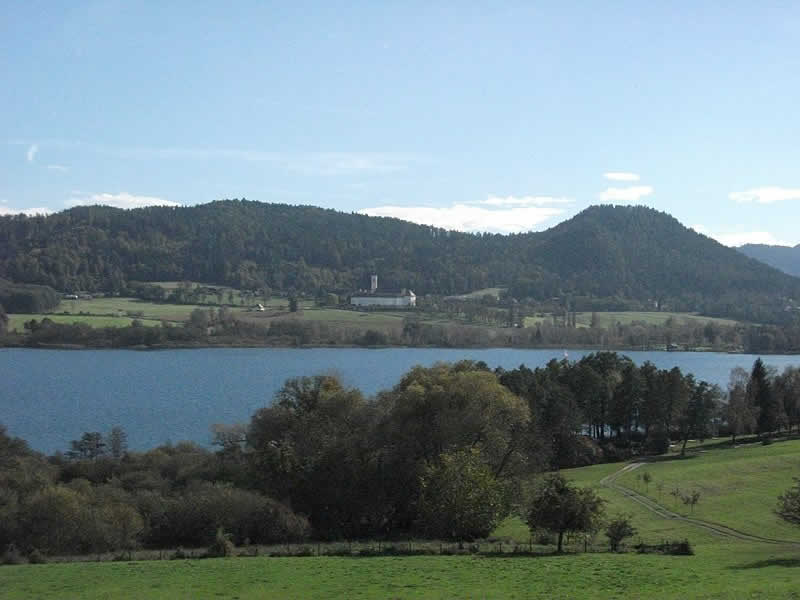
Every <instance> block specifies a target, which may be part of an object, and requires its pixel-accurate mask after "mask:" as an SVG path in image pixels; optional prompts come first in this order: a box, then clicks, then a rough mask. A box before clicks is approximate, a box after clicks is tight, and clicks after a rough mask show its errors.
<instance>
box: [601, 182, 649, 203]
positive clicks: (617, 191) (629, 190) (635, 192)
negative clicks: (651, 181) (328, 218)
mask: <svg viewBox="0 0 800 600" xmlns="http://www.w3.org/2000/svg"><path fill="white" fill-rule="evenodd" d="M652 193H653V188H652V187H651V186H649V185H634V186H631V187H626V188H617V187H610V188H608V189H607V190H606V191H604V192H602V193H601V194H600V200H602V201H603V202H638V201H639V200H640V199H641V198H643V197H645V196H649V195H650V194H652Z"/></svg>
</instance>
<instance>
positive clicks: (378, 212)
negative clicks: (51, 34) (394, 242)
mask: <svg viewBox="0 0 800 600" xmlns="http://www.w3.org/2000/svg"><path fill="white" fill-rule="evenodd" d="M489 199H491V198H489ZM481 204H484V203H481ZM495 206H511V208H499V209H489V208H484V207H483V206H476V205H475V204H463V203H461V204H453V205H451V206H443V207H435V206H376V207H374V208H363V209H361V210H360V211H358V212H360V213H362V214H365V215H370V216H373V217H394V218H397V219H403V220H404V221H411V222H413V223H420V224H422V225H431V226H433V227H441V228H443V229H455V230H458V231H468V232H478V231H487V232H491V233H521V232H524V231H530V230H531V229H533V228H534V227H535V226H536V225H539V224H540V223H543V222H544V221H547V220H548V219H550V218H552V217H557V216H559V215H561V214H563V213H564V209H563V208H559V207H555V206H524V205H523V206H520V205H514V204H513V203H510V204H509V203H507V204H505V205H502V204H501V205H495Z"/></svg>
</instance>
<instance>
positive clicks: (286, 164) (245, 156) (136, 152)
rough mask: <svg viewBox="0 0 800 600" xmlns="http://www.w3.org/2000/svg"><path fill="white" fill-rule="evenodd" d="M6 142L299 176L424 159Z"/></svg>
mask: <svg viewBox="0 0 800 600" xmlns="http://www.w3.org/2000/svg"><path fill="white" fill-rule="evenodd" d="M8 143H9V144H15V145H29V146H30V147H29V149H28V156H29V159H28V160H32V155H31V151H32V149H34V148H35V149H34V150H33V155H35V154H36V152H37V151H38V149H39V147H43V148H44V147H53V148H60V149H65V148H69V149H76V150H82V151H85V152H91V153H94V154H101V155H106V156H113V157H117V158H125V159H134V160H198V161H206V160H230V161H242V162H260V163H271V164H273V165H275V166H276V167H278V168H282V169H284V170H287V171H291V172H294V173H299V174H301V175H314V176H332V175H373V174H374V175H380V174H386V173H395V172H399V171H404V170H407V169H409V168H411V167H412V166H413V165H415V164H418V163H421V162H425V161H428V160H429V159H428V158H425V157H423V156H421V155H417V154H409V153H394V152H369V151H364V152H357V151H354V152H285V151H269V150H258V149H248V148H204V147H181V146H160V147H159V146H124V145H121V146H116V145H107V144H98V143H93V142H83V141H75V140H56V139H52V140H39V141H37V142H35V143H32V142H30V141H26V140H12V141H9V142H8Z"/></svg>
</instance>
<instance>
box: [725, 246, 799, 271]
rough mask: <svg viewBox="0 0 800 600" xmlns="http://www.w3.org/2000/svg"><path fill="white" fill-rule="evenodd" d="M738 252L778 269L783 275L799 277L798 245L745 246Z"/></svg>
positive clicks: (740, 247)
mask: <svg viewBox="0 0 800 600" xmlns="http://www.w3.org/2000/svg"><path fill="white" fill-rule="evenodd" d="M737 250H739V252H741V253H742V254H745V255H747V256H749V257H750V258H755V259H756V260H760V261H761V262H763V263H765V264H767V265H770V266H771V267H775V268H776V269H780V270H781V271H783V272H784V273H788V274H789V275H794V276H795V277H800V244H798V245H797V246H770V245H767V244H745V245H744V246H739V248H737Z"/></svg>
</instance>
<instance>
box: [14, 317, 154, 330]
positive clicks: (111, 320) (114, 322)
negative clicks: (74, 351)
mask: <svg viewBox="0 0 800 600" xmlns="http://www.w3.org/2000/svg"><path fill="white" fill-rule="evenodd" d="M45 317H46V318H48V319H50V320H51V321H54V322H56V323H69V324H72V323H87V324H88V325H91V326H92V327H126V326H128V325H130V324H131V323H132V322H133V318H132V317H96V316H91V315H53V314H37V315H33V314H28V315H25V314H15V315H8V328H9V330H11V331H14V330H17V331H19V332H22V331H23V329H24V325H25V321H30V320H31V319H36V320H37V321H41V320H42V319H44V318H45ZM139 321H141V323H142V325H146V326H154V325H160V324H161V321H157V320H154V319H139Z"/></svg>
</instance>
